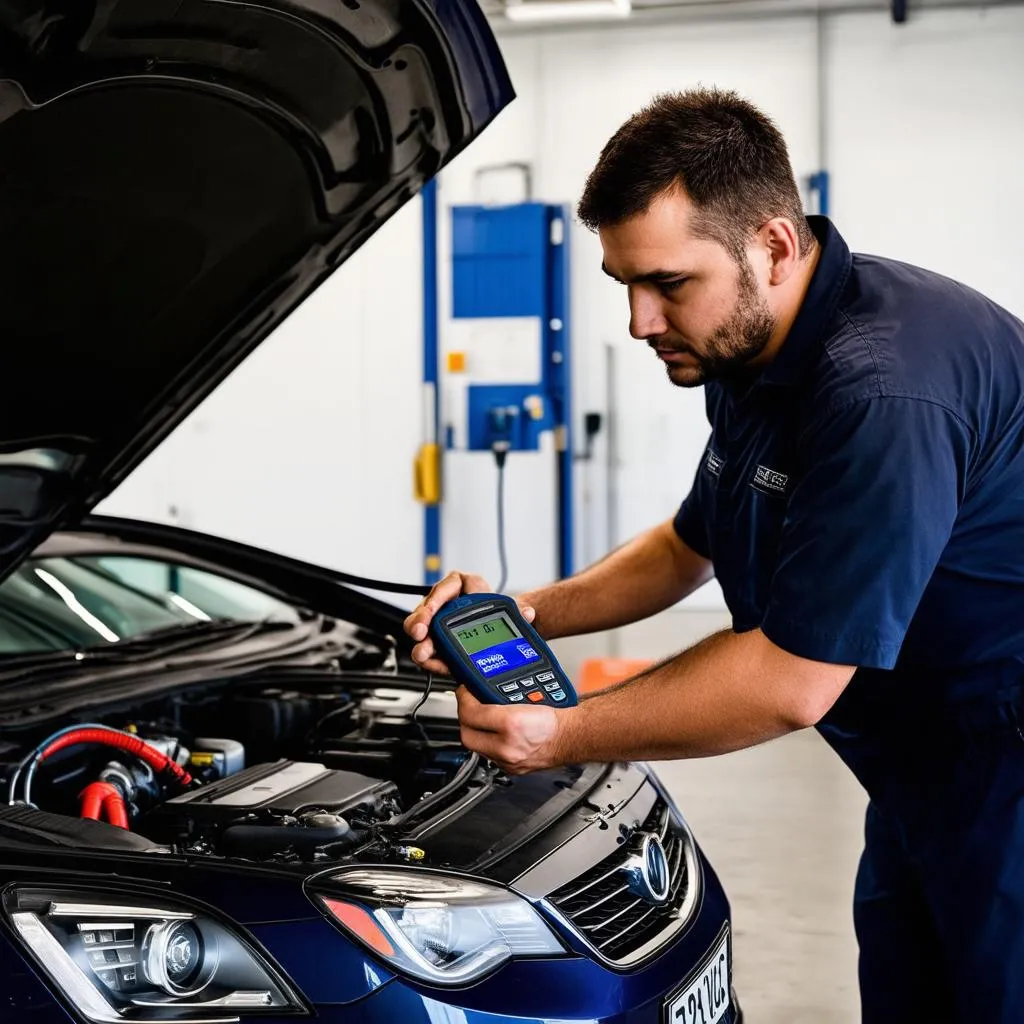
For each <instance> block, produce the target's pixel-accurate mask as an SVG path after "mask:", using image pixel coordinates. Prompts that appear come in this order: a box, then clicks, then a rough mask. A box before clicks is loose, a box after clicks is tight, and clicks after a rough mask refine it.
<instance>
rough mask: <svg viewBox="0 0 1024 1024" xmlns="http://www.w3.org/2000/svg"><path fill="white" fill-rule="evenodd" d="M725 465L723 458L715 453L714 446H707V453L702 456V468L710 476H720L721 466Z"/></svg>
mask: <svg viewBox="0 0 1024 1024" xmlns="http://www.w3.org/2000/svg"><path fill="white" fill-rule="evenodd" d="M724 465H725V460H724V459H723V458H722V457H721V456H720V455H718V454H716V452H715V450H714V448H708V451H707V455H705V456H704V468H705V469H706V470H707V471H708V472H709V473H710V474H711V475H712V476H721V475H722V467H723V466H724Z"/></svg>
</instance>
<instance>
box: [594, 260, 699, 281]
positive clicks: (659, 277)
mask: <svg viewBox="0 0 1024 1024" xmlns="http://www.w3.org/2000/svg"><path fill="white" fill-rule="evenodd" d="M601 270H602V271H603V272H604V273H605V274H607V275H608V276H609V277H610V278H611V279H612V280H613V281H618V282H619V284H645V283H648V282H650V283H652V284H657V283H658V282H659V281H676V280H678V279H679V278H681V277H686V276H687V275H686V273H685V272H684V271H682V270H651V271H648V273H646V274H637V275H636V277H631V278H630V279H629V280H628V281H623V280H622V278H621V277H617V276H616V275H615V274H613V273H612V272H611V271H610V270H609V269H608V267H607V266H605V264H604V262H603V261H602V263H601Z"/></svg>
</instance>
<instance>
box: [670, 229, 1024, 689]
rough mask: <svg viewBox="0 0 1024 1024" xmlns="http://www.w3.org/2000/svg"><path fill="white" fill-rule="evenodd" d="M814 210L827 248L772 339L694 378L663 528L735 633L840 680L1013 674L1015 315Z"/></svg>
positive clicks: (1019, 369)
mask: <svg viewBox="0 0 1024 1024" xmlns="http://www.w3.org/2000/svg"><path fill="white" fill-rule="evenodd" d="M810 221H811V226H812V229H813V231H814V233H815V235H816V237H817V238H818V241H819V242H820V243H821V246H822V252H821V257H820V260H819V264H818V267H817V268H816V271H815V274H814V277H813V280H812V282H811V285H810V288H809V291H808V293H807V296H806V298H805V300H804V303H803V305H802V307H801V309H800V312H799V314H798V316H797V319H796V322H795V323H794V325H793V328H792V330H791V331H790V333H789V335H788V337H787V338H786V340H785V342H784V344H783V346H782V348H781V349H780V351H779V353H778V354H777V356H776V357H775V359H774V360H773V361H772V363H771V364H769V366H768V367H766V369H765V370H764V371H763V372H762V373H761V374H760V375H759V376H758V377H756V378H755V379H754V382H753V383H749V382H748V383H747V384H746V385H740V384H739V383H737V382H732V381H715V382H711V383H709V384H707V385H706V387H705V391H706V398H707V411H708V418H709V420H710V422H711V427H712V433H711V438H710V441H709V442H708V446H707V449H706V451H705V453H704V456H703V458H702V460H701V463H700V466H699V468H698V470H697V474H696V479H695V481H694V484H693V488H692V490H691V492H690V494H689V496H688V497H687V498H686V500H685V501H684V502H683V504H682V506H681V507H680V509H679V512H678V513H677V515H676V519H675V526H676V530H677V532H678V534H679V536H680V537H682V539H683V540H684V541H685V542H686V543H687V544H688V545H689V546H690V547H692V548H693V549H694V550H695V551H697V552H698V553H699V554H701V555H703V556H704V557H706V558H709V559H711V561H712V562H713V563H714V568H715V575H716V577H717V578H718V580H719V582H720V583H721V586H722V590H723V591H724V594H725V599H726V602H727V604H728V607H729V610H730V612H731V613H732V616H733V625H734V628H735V629H736V630H737V631H740V632H742V631H744V630H749V629H753V628H756V627H760V628H761V629H762V630H763V631H764V633H765V635H766V636H767V637H768V638H769V639H770V640H771V641H773V642H774V643H775V644H776V645H777V646H779V647H781V648H782V649H784V650H786V651H789V652H790V653H792V654H796V655H800V656H802V657H805V658H811V659H814V660H817V661H823V662H830V663H833V664H844V665H857V666H860V667H861V669H862V670H863V671H861V672H858V673H857V675H856V676H855V678H854V681H853V683H852V684H851V687H850V688H849V689H850V690H852V691H853V692H854V694H856V693H857V691H858V689H859V690H860V692H861V695H862V696H864V695H865V694H866V693H867V694H868V696H870V697H872V699H880V700H881V701H882V702H883V704H885V705H888V706H891V705H892V703H893V702H894V701H898V702H906V701H917V700H919V699H924V700H930V701H932V702H934V701H935V700H937V699H942V698H944V697H949V696H951V695H955V694H956V693H957V692H960V693H964V694H967V693H969V692H972V691H973V692H974V693H978V692H983V691H984V690H985V689H986V688H987V687H995V686H1003V685H1005V684H1006V683H1007V682H1011V681H1014V680H1018V681H1024V324H1022V323H1021V322H1020V321H1019V320H1017V319H1016V318H1015V317H1013V316H1011V315H1010V314H1009V313H1008V312H1006V311H1005V310H1003V309H1001V308H1000V307H999V306H997V305H996V304H995V303H993V302H991V301H989V300H988V299H986V298H985V297H984V296H982V295H980V294H978V293H977V292H974V291H972V290H971V289H969V288H967V287H965V286H963V285H961V284H957V283H956V282H954V281H950V280H948V279H946V278H943V277H940V276H938V275H936V274H933V273H929V272H927V271H924V270H921V269H918V268H916V267H911V266H908V265H906V264H902V263H896V262H893V261H891V260H885V259H879V258H876V257H873V256H863V255H859V254H858V255H851V253H850V251H849V249H848V248H847V246H846V244H845V243H844V241H843V239H842V237H841V236H840V235H839V233H838V232H837V231H836V230H835V228H834V227H833V226H832V225H831V223H830V222H829V221H827V220H825V219H824V218H817V217H812V218H810ZM858 682H859V686H858ZM868 691H870V693H868ZM848 692H849V691H848ZM844 696H846V695H844Z"/></svg>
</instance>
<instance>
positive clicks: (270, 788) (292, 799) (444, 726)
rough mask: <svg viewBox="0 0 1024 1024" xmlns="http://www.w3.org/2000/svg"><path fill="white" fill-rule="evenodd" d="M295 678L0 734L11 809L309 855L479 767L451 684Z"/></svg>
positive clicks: (334, 849)
mask: <svg viewBox="0 0 1024 1024" xmlns="http://www.w3.org/2000/svg"><path fill="white" fill-rule="evenodd" d="M292 675H295V674H294V673H293V674H292ZM297 676H298V678H295V679H292V678H289V680H288V684H287V685H285V684H283V683H282V682H280V681H268V682H267V683H265V684H262V685H253V683H251V682H249V683H247V685H245V686H237V685H232V684H230V683H224V684H222V685H220V686H208V687H203V688H201V689H195V688H192V689H189V690H186V691H184V692H181V693H178V694H175V695H172V696H168V697H164V698H162V699H157V700H154V701H152V702H149V703H146V704H145V705H143V706H136V707H131V708H125V707H120V708H117V707H112V708H110V709H109V710H108V711H105V712H104V713H101V714H97V715H95V717H94V718H92V719H91V720H90V721H88V722H82V723H70V724H65V725H64V726H63V727H62V728H60V729H56V730H53V729H50V730H40V731H39V732H38V733H35V732H34V733H32V734H30V735H27V736H26V738H25V741H24V742H23V743H20V744H16V743H12V742H10V741H9V740H8V741H4V742H3V743H2V744H0V760H2V765H3V768H2V775H3V782H2V785H3V787H4V789H3V792H4V793H5V794H6V797H7V800H6V803H7V807H6V808H4V811H5V812H8V813H7V815H6V817H7V818H8V819H9V820H10V821H15V820H17V821H18V822H20V823H21V825H22V826H24V827H29V826H31V827H32V828H35V829H37V830H39V829H41V830H43V831H46V829H47V828H52V830H53V831H54V832H55V833H61V834H64V835H66V836H68V837H70V838H72V839H73V838H74V837H75V836H79V837H80V839H81V842H82V845H92V844H95V843H96V842H97V841H98V838H100V839H101V838H102V836H103V835H104V834H107V835H109V834H110V832H111V830H110V829H109V828H108V829H104V828H97V826H96V823H97V822H105V823H107V824H108V825H113V826H116V827H117V828H119V829H121V830H123V831H124V832H127V833H130V834H131V835H132V836H133V837H141V838H142V839H144V840H149V841H150V843H152V844H153V848H156V849H161V850H164V851H168V852H173V853H183V854H200V855H203V854H206V855H213V856H225V857H241V858H245V859H249V860H257V861H277V862H286V863H287V862H294V863H311V862H317V861H330V860H335V859H338V858H339V857H343V856H346V855H348V854H350V853H351V852H352V851H354V850H356V849H357V848H359V847H360V846H365V845H366V844H368V843H374V842H377V843H379V842H380V840H381V836H382V833H383V832H384V831H386V830H387V828H388V826H392V827H393V826H396V825H397V824H399V823H401V822H403V821H406V820H408V819H409V818H410V816H412V815H413V814H415V813H417V812H418V811H419V810H421V809H423V808H425V807H427V806H431V807H434V808H436V807H437V805H438V804H443V803H444V802H445V801H446V800H448V799H451V800H454V799H457V797H458V793H457V790H459V789H464V788H465V783H466V782H467V779H468V777H469V776H470V775H472V774H473V773H474V772H475V771H477V770H479V771H484V770H485V769H484V766H483V765H481V764H480V762H479V759H478V758H477V757H476V755H473V754H470V753H469V752H468V751H467V750H466V749H465V748H464V747H463V746H462V744H461V743H460V742H459V727H458V716H457V709H456V702H455V696H454V694H453V693H452V692H451V691H449V690H445V689H434V690H433V691H430V690H427V691H426V692H425V691H424V689H423V683H424V682H425V680H421V679H419V678H417V677H412V676H410V677H408V679H407V680H406V679H404V678H403V677H398V676H385V677H382V676H381V675H378V674H376V673H366V674H365V675H358V674H353V675H351V676H350V677H349V678H347V679H346V680H345V681H344V685H339V683H340V682H341V681H340V680H338V679H337V678H334V679H333V680H332V681H331V682H332V685H329V686H325V680H324V678H323V673H322V672H316V673H313V672H311V673H309V678H308V680H306V679H303V678H302V673H298V674H297ZM382 682H385V683H387V685H381V683H382ZM487 771H490V772H491V773H492V774H493V769H487ZM3 817H4V816H0V823H2V818H3ZM60 819H63V820H60ZM48 823H49V824H48ZM119 838H120V837H119ZM112 843H113V844H114V845H119V846H123V845H124V844H123V843H118V842H116V841H115V840H114V839H112Z"/></svg>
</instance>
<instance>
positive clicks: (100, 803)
mask: <svg viewBox="0 0 1024 1024" xmlns="http://www.w3.org/2000/svg"><path fill="white" fill-rule="evenodd" d="M79 799H80V800H81V801H82V808H81V812H80V813H81V816H82V817H83V818H92V819H93V821H100V820H102V818H106V820H107V821H108V822H109V823H110V824H111V825H116V826H117V827H118V828H125V829H126V828H128V806H127V804H126V803H125V801H124V797H123V796H122V795H121V791H120V790H119V789H118V788H117V786H115V785H113V784H112V783H109V782H90V783H89V785H88V786H86V787H85V789H83V790H82V792H81V795H80V796H79Z"/></svg>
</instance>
